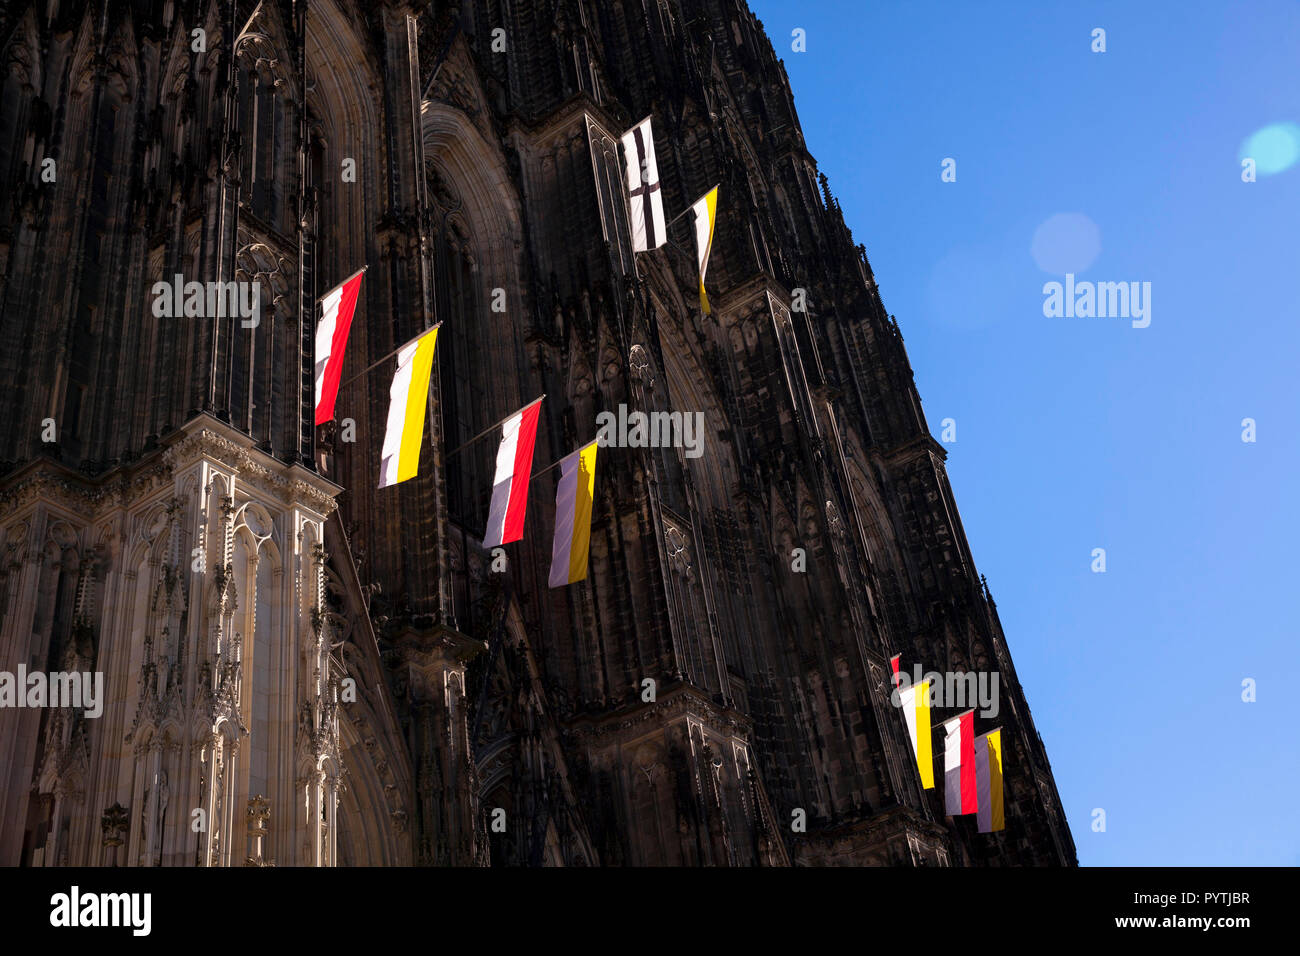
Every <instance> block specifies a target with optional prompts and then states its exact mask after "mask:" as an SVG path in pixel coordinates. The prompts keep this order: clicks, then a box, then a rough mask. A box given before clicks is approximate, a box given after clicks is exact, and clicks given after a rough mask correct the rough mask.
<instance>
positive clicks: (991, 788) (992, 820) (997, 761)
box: [975, 728, 1006, 833]
mask: <svg viewBox="0 0 1300 956" xmlns="http://www.w3.org/2000/svg"><path fill="white" fill-rule="evenodd" d="M975 789H976V791H977V792H978V794H979V810H977V811H976V820H977V821H978V822H979V832H980V833H992V832H993V831H995V830H1001V829H1002V828H1003V827H1004V826H1006V823H1005V821H1004V819H1003V816H1002V729H1001V728H999V729H997V730H990V731H989V732H988V733H987V734H981V735H980V736H978V737H976V738H975Z"/></svg>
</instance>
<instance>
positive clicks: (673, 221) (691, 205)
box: [664, 183, 722, 230]
mask: <svg viewBox="0 0 1300 956" xmlns="http://www.w3.org/2000/svg"><path fill="white" fill-rule="evenodd" d="M721 185H722V184H721V183H718V186H721ZM718 186H710V187H709V188H708V189H706V190H704V195H703V196H701V197H700V199H704V198H706V197H707V196H708V195H709V193H711V192H713V190H715V189H717V188H718ZM700 199H697V200H695V202H693V203H691V204H690V205H689V206H687V207H686V208H685V209H683V210H682V211H681V212H679V213H678V214H677V215H675V216H673V218H671V219H669V220H668V221H667V222H666V223H664V229H665V230H667V229H668V227H669V226H671V225H672V224H673V223H675V222H676V221H677V220H678V219H681V218H682V216H684V215H686V214H687V213H688V212H694V211H695V207H696V206H697V205H699V202H700Z"/></svg>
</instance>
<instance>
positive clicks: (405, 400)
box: [379, 325, 438, 488]
mask: <svg viewBox="0 0 1300 956" xmlns="http://www.w3.org/2000/svg"><path fill="white" fill-rule="evenodd" d="M437 341H438V326H436V325H435V326H434V327H433V328H431V329H429V331H427V332H425V333H423V334H422V335H421V336H420V337H419V338H417V339H414V340H413V341H411V342H409V343H408V344H406V345H404V346H402V349H401V351H399V352H398V353H397V374H396V375H394V376H393V384H392V387H391V388H389V390H388V397H389V404H388V428H387V430H386V431H385V432H384V450H383V461H382V462H381V464H380V466H379V487H380V488H387V487H388V486H389V485H395V484H397V483H398V482H399V481H405V480H406V479H407V478H414V477H415V475H416V472H418V471H419V470H420V439H421V438H422V437H424V410H425V408H426V407H427V405H428V399H429V376H430V374H431V373H432V372H433V346H434V344H435V343H436V342H437Z"/></svg>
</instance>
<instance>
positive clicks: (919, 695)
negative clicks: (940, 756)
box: [898, 680, 934, 790]
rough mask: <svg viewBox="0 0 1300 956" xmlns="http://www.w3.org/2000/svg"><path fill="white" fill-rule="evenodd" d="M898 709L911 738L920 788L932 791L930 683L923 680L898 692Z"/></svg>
mask: <svg viewBox="0 0 1300 956" xmlns="http://www.w3.org/2000/svg"><path fill="white" fill-rule="evenodd" d="M898 698H899V707H901V708H902V711H903V719H904V720H906V721H907V735H908V736H909V737H911V738H912V754H913V755H914V756H915V757H916V769H917V770H918V771H919V772H920V774H921V787H922V789H925V790H933V789H934V751H933V749H932V748H933V743H932V740H931V730H930V682H929V681H928V680H923V681H921V682H920V683H918V684H913V685H911V686H910V687H903V688H900V689H899V691H898Z"/></svg>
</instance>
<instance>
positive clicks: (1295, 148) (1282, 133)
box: [1237, 122, 1300, 176]
mask: <svg viewBox="0 0 1300 956" xmlns="http://www.w3.org/2000/svg"><path fill="white" fill-rule="evenodd" d="M1237 158H1238V159H1253V160H1254V161H1255V172H1256V173H1258V174H1259V175H1260V176H1272V175H1274V174H1276V173H1280V172H1282V171H1283V170H1287V169H1290V168H1291V167H1292V166H1294V165H1295V163H1296V160H1298V159H1300V125H1297V124H1295V123H1291V122H1286V123H1270V124H1269V125H1268V126H1265V127H1264V128H1263V129H1261V130H1257V131H1256V132H1254V133H1252V134H1251V136H1250V138H1248V139H1247V140H1246V142H1244V143H1242V144H1241V152H1240V153H1239V155H1238V156H1237Z"/></svg>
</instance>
